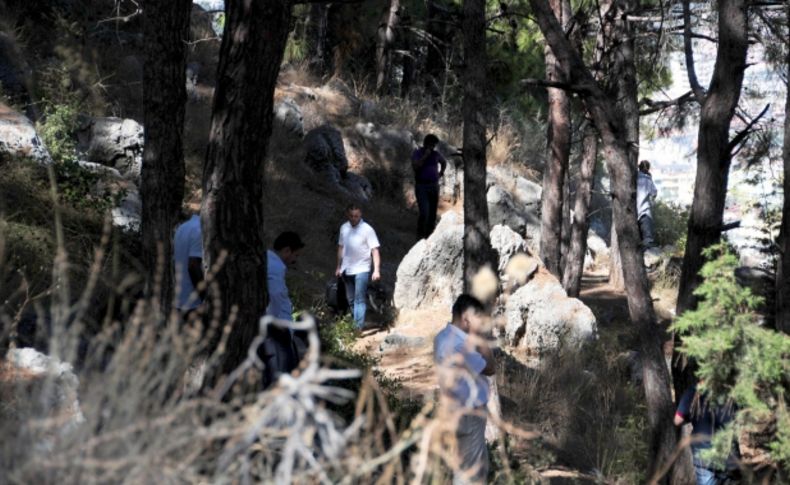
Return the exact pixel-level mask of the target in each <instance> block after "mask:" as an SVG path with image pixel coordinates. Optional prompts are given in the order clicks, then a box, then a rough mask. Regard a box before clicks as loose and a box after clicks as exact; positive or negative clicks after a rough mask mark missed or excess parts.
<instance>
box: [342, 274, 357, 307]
mask: <svg viewBox="0 0 790 485" xmlns="http://www.w3.org/2000/svg"><path fill="white" fill-rule="evenodd" d="M354 276H355V275H348V274H345V273H343V285H344V286H345V287H346V301H347V302H348V309H349V310H350V311H351V315H352V316H353V315H354V290H355V288H354V286H355V285H354Z"/></svg>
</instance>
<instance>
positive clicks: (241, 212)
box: [201, 0, 291, 372]
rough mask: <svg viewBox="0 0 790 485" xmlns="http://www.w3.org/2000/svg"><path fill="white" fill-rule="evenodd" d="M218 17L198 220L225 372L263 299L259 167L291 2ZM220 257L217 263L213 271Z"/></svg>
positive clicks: (234, 0)
mask: <svg viewBox="0 0 790 485" xmlns="http://www.w3.org/2000/svg"><path fill="white" fill-rule="evenodd" d="M225 12H226V15H225V30H224V33H223V36H222V46H221V48H220V58H219V67H218V76H217V87H216V89H215V93H214V106H213V111H212V117H211V132H210V135H209V146H208V151H207V154H206V164H205V167H204V170H203V207H202V210H201V221H202V224H203V247H204V254H205V256H206V259H207V263H208V266H209V268H211V269H213V270H214V269H215V270H216V271H215V273H214V280H215V282H216V284H215V285H212V286H211V287H210V289H211V292H210V295H209V296H210V298H209V302H211V305H212V307H213V308H211V311H210V312H209V314H210V315H218V316H219V323H220V324H222V325H225V324H231V325H232V328H231V332H230V336H229V339H228V347H227V350H226V354H225V360H224V364H223V369H224V371H226V372H227V371H229V370H230V369H233V368H234V367H235V366H236V365H238V364H239V363H240V362H241V361H242V360H243V359H244V358H245V356H246V354H247V350H248V348H249V345H250V343H251V341H252V339H253V338H254V337H255V335H256V334H257V333H258V319H259V318H260V317H261V316H262V315H263V314H264V311H265V309H266V303H267V299H268V298H267V294H266V246H265V244H264V236H263V223H264V213H263V194H264V166H265V160H266V148H267V146H268V142H269V136H270V135H271V130H272V109H273V106H274V87H275V84H276V82H277V75H278V73H279V71H280V63H281V62H282V58H283V52H284V50H285V43H286V40H287V37H288V30H289V25H290V19H291V2H290V1H289V0H268V1H249V0H227V1H226V3H225ZM223 255H224V257H225V259H224V264H222V265H221V267H219V268H218V269H216V268H215V265H216V264H217V263H218V262H219V261H220V260H221V258H222V257H223ZM234 315H235V320H233V321H231V318H232V316H234Z"/></svg>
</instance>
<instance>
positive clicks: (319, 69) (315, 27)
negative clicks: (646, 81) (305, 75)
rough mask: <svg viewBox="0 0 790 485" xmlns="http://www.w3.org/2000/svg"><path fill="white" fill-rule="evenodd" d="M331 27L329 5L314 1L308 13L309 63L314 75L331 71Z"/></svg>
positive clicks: (321, 74) (322, 74)
mask: <svg viewBox="0 0 790 485" xmlns="http://www.w3.org/2000/svg"><path fill="white" fill-rule="evenodd" d="M328 29H329V5H327V4H326V3H314V4H312V5H310V12H309V13H308V15H307V32H306V34H307V52H308V55H307V65H308V67H309V69H310V72H312V73H313V74H314V75H316V76H318V77H323V76H324V75H325V74H326V73H327V72H329V69H328V68H329V66H328V59H329V53H328V49H327V31H328Z"/></svg>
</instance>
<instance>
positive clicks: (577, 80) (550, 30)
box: [529, 0, 676, 473]
mask: <svg viewBox="0 0 790 485" xmlns="http://www.w3.org/2000/svg"><path fill="white" fill-rule="evenodd" d="M529 3H530V5H531V6H532V11H533V13H534V15H535V17H536V19H537V21H538V24H539V26H540V29H541V31H542V32H543V35H544V37H545V38H546V41H547V42H548V43H549V44H550V45H551V48H552V51H553V52H554V55H555V56H556V57H557V60H558V61H559V62H561V63H563V64H564V65H565V66H567V67H568V72H569V74H570V84H571V85H572V86H574V89H575V90H576V91H577V92H578V93H579V94H580V96H581V97H582V100H583V101H584V104H585V106H586V108H587V110H588V112H589V113H590V116H591V117H592V119H593V122H594V123H595V126H596V128H597V129H598V133H599V134H600V136H601V144H602V146H603V155H604V158H605V160H606V163H607V166H608V168H609V172H610V175H611V177H612V192H613V194H612V195H613V205H614V216H615V217H614V225H615V227H616V229H617V234H618V236H619V238H618V239H619V244H620V256H621V258H622V261H623V273H624V277H625V282H626V290H627V291H626V296H627V299H628V310H629V314H630V317H631V321H632V322H633V323H634V324H635V325H636V326H637V327H638V329H639V337H640V357H641V363H642V377H643V383H644V390H645V402H646V404H647V417H648V424H649V429H650V435H649V442H648V443H649V449H648V455H649V456H650V470H649V473H653V472H654V471H655V470H656V469H657V468H658V467H659V466H660V465H661V464H663V463H666V462H667V461H668V460H669V458H670V457H671V455H672V452H673V451H674V448H675V444H676V437H675V429H674V425H673V423H672V417H673V415H674V406H673V403H672V394H671V387H670V378H669V371H668V370H667V366H666V363H665V360H664V355H663V351H662V345H661V338H660V334H659V329H658V326H657V324H656V317H655V313H654V310H653V302H652V299H651V297H650V292H649V289H648V281H647V273H646V271H645V267H644V264H643V261H642V254H641V251H640V247H639V246H640V237H639V229H638V226H637V217H636V203H635V197H636V166H635V165H633V164H632V163H631V161H630V156H629V152H628V146H627V145H626V141H625V140H626V136H625V135H626V133H625V127H624V126H623V120H622V114H621V113H620V112H619V110H618V109H617V107H616V103H614V102H613V100H612V99H611V98H610V97H609V96H608V95H606V94H605V93H604V91H603V89H601V87H600V86H599V85H598V83H597V82H596V81H595V79H594V78H593V76H592V74H591V73H590V71H589V69H588V68H587V66H585V65H584V62H583V61H582V58H581V56H580V55H579V53H578V52H577V51H576V49H574V48H573V47H572V46H571V44H570V42H569V41H568V39H567V38H566V37H565V35H564V32H563V30H562V27H561V26H560V24H559V23H558V21H557V19H556V18H555V17H554V15H553V13H552V10H551V7H550V5H549V4H548V1H547V0H530V2H529Z"/></svg>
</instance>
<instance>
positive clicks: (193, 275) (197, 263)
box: [187, 256, 206, 300]
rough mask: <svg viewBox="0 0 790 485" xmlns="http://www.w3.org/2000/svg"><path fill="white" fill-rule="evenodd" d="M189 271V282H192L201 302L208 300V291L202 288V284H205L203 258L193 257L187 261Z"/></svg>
mask: <svg viewBox="0 0 790 485" xmlns="http://www.w3.org/2000/svg"><path fill="white" fill-rule="evenodd" d="M187 271H188V272H189V281H191V282H192V288H194V289H195V291H197V293H198V296H200V299H201V300H204V299H205V298H206V289H205V288H201V287H200V284H201V283H202V282H203V258H194V257H191V256H190V258H189V260H188V261H187Z"/></svg>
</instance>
